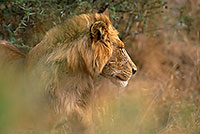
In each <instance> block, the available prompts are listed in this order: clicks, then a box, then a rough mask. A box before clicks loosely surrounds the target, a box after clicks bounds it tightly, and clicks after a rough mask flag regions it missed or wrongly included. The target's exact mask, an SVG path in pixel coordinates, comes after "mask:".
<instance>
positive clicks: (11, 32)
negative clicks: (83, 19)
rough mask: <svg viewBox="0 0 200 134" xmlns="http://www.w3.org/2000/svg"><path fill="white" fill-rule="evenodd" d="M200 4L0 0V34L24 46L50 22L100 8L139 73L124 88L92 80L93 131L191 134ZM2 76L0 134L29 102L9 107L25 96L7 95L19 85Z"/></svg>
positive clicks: (199, 112)
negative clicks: (93, 93)
mask: <svg viewBox="0 0 200 134" xmlns="http://www.w3.org/2000/svg"><path fill="white" fill-rule="evenodd" d="M199 6H200V2H199V1H198V0H134V1H133V0H125V1H123V0H116V1H114V0H108V1H107V0H102V1H100V0H75V1H73V0H51V1H50V0H49V1H46V0H44V1H43V0H41V1H40V0H14V1H6V0H4V1H2V2H0V9H1V10H0V22H1V23H0V29H1V30H0V39H5V40H8V41H10V42H11V43H13V44H14V45H15V46H17V47H18V48H20V49H21V50H22V51H24V52H28V51H29V50H30V49H31V48H32V47H34V46H35V45H36V44H37V43H38V42H40V41H41V39H42V38H43V36H44V34H45V32H46V31H47V30H48V29H50V28H51V27H53V26H54V25H57V24H59V23H62V22H63V21H64V20H65V19H67V18H70V17H71V16H74V15H78V14H82V13H90V12H93V13H96V12H103V11H104V10H105V9H106V8H107V9H109V14H110V18H111V20H112V22H113V24H114V26H115V27H116V28H117V30H118V31H119V33H120V37H121V39H122V40H123V41H124V42H125V44H126V47H127V50H128V52H129V54H130V55H131V57H132V58H133V60H134V61H135V62H136V64H137V66H138V73H137V75H136V76H135V77H134V78H133V79H132V80H131V82H130V83H129V85H128V87H127V88H126V89H118V88H117V87H116V86H114V85H112V84H111V83H108V82H107V81H106V80H104V79H102V80H101V81H97V87H96V90H95V96H94V99H95V101H94V104H93V107H94V108H93V111H94V122H95V130H96V132H97V134H110V133H111V134H121V133H125V134H133V133H134V134H197V133H200V99H199V98H200V45H199V44H200V9H199ZM2 76H5V75H0V107H1V108H0V133H3V132H4V133H6V132H7V128H8V127H9V126H11V124H13V123H14V122H15V121H16V120H18V118H17V117H19V116H20V117H21V116H22V115H23V114H22V113H21V112H20V110H19V109H23V107H24V105H27V103H28V102H26V104H24V103H23V104H17V107H16V104H15V103H14V102H16V100H15V99H17V100H19V98H21V99H22V98H23V97H22V96H24V94H23V93H22V94H20V95H19V96H17V95H14V96H13V95H12V94H16V91H13V90H10V89H20V88H21V85H24V83H20V82H17V83H18V84H17V85H16V81H15V80H12V79H13V78H12V77H10V76H9V75H8V77H2ZM8 82H9V84H8ZM10 83H13V84H10ZM99 83H101V84H99ZM122 90H125V91H122ZM22 100H23V99H22ZM16 112H19V113H20V114H19V113H18V114H16ZM8 117H9V118H8ZM11 117H13V118H12V119H11ZM2 124H3V125H2ZM2 126H3V127H2ZM20 133H23V132H21V131H20ZM24 133H26V132H24Z"/></svg>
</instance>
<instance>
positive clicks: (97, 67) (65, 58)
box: [25, 14, 136, 133]
mask: <svg viewBox="0 0 200 134" xmlns="http://www.w3.org/2000/svg"><path fill="white" fill-rule="evenodd" d="M25 70H26V72H27V73H28V74H30V77H29V79H30V81H32V79H33V78H34V77H35V78H37V79H39V81H41V82H42V83H41V86H42V88H44V89H45V90H44V91H45V96H46V98H47V103H48V107H50V113H52V114H51V115H50V116H51V117H52V118H54V117H55V118H54V119H52V120H53V121H54V122H55V123H49V124H54V125H52V126H49V128H52V127H54V128H55V127H56V126H58V125H59V124H60V123H61V122H63V120H64V121H66V122H68V123H69V124H70V119H71V117H78V120H77V122H78V123H79V124H81V123H80V122H82V124H83V125H80V126H84V125H91V118H90V111H89V108H88V105H89V102H90V98H91V95H92V89H93V79H94V78H95V77H97V76H98V75H103V76H105V77H106V78H108V79H110V80H111V81H112V82H113V83H115V84H116V85H119V86H123V87H125V86H126V85H127V83H128V80H129V79H130V78H131V76H132V74H134V73H135V72H136V66H135V65H134V63H133V62H132V61H131V59H130V57H129V56H128V54H127V53H126V50H125V49H124V44H123V42H122V41H121V40H120V39H119V37H118V32H117V30H116V29H115V28H114V27H113V26H112V24H111V22H110V20H109V18H108V17H107V16H106V15H104V14H83V15H79V16H75V17H73V18H71V19H68V20H66V21H65V22H64V23H63V24H60V25H58V26H56V27H54V28H52V29H51V30H49V31H48V32H47V34H46V36H45V37H44V39H43V40H42V41H41V42H40V43H39V44H37V45H36V46H35V47H34V48H33V49H32V50H31V51H30V52H29V54H28V55H27V56H26V59H25ZM51 117H50V118H51ZM80 119H81V121H80ZM72 120H74V119H72ZM72 124H73V123H72ZM76 125H77V124H76ZM72 128H73V125H72ZM75 130H76V129H74V130H73V131H75ZM74 133H77V132H74ZM80 133H84V132H83V130H82V131H81V132H80ZM86 133H89V130H88V131H87V132H86Z"/></svg>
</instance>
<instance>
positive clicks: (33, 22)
mask: <svg viewBox="0 0 200 134" xmlns="http://www.w3.org/2000/svg"><path fill="white" fill-rule="evenodd" d="M164 5H166V2H163V1H162V0H142V1H141V0H135V1H132V0H126V1H121V0H116V1H112V0H102V1H99V0H75V1H74V0H67V1H65V0H51V1H44V0H42V1H40V0H15V1H3V2H1V9H2V10H1V11H0V15H1V16H2V17H1V19H2V24H1V27H2V31H1V33H0V35H1V36H2V37H1V38H3V39H6V40H8V41H10V42H11V43H13V44H14V45H16V46H17V47H22V48H27V49H29V47H32V46H34V45H35V44H37V43H38V42H39V41H40V40H41V39H42V37H43V35H44V34H45V32H46V31H47V30H48V29H50V28H51V27H52V26H54V25H57V24H59V23H62V22H63V21H64V20H65V19H66V18H69V17H71V16H74V15H78V14H82V13H90V12H94V13H95V12H102V11H104V10H105V9H106V8H108V9H109V10H110V17H111V19H112V20H113V23H114V26H115V27H117V28H118V27H120V26H121V25H125V27H123V29H119V31H120V33H121V35H123V36H122V39H124V38H125V37H126V36H128V35H131V34H130V33H131V29H132V27H133V25H136V23H137V22H143V21H144V22H146V23H147V19H148V18H149V17H153V15H154V14H158V13H161V11H162V7H163V6H164ZM126 16H129V17H128V18H127V19H125V17H126ZM143 29H144V28H143ZM143 32H144V31H143Z"/></svg>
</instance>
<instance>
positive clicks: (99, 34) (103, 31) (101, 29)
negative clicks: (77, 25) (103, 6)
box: [90, 21, 108, 42]
mask: <svg viewBox="0 0 200 134" xmlns="http://www.w3.org/2000/svg"><path fill="white" fill-rule="evenodd" d="M107 34H108V26H107V25H106V23H105V22H103V21H97V22H95V23H93V24H92V25H91V27H90V35H91V38H92V39H93V40H94V41H95V42H96V41H98V40H100V39H104V37H105V35H107Z"/></svg>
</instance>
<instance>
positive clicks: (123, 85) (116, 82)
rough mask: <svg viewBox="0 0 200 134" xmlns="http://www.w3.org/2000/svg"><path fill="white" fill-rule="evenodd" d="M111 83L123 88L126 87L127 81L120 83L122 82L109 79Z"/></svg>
mask: <svg viewBox="0 0 200 134" xmlns="http://www.w3.org/2000/svg"><path fill="white" fill-rule="evenodd" d="M111 81H112V83H113V84H115V85H116V86H119V87H123V88H124V87H126V86H127V85H128V80H127V81H122V80H116V79H111Z"/></svg>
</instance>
